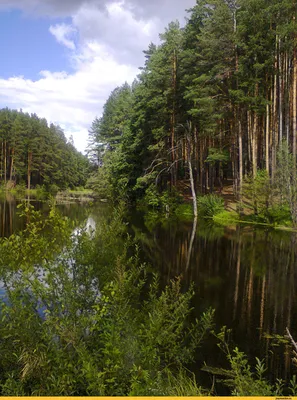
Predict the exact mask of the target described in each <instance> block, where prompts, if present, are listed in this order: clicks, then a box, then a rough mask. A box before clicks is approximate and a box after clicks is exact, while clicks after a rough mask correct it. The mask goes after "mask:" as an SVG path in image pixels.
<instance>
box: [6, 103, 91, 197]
mask: <svg viewBox="0 0 297 400" xmlns="http://www.w3.org/2000/svg"><path fill="white" fill-rule="evenodd" d="M88 168H89V161H88V159H87V157H85V156H83V155H82V154H81V153H79V152H78V151H77V150H76V148H75V147H74V145H73V143H72V142H71V140H70V141H67V139H66V137H65V134H64V132H63V130H62V129H61V128H60V127H59V126H55V125H53V124H50V125H48V123H47V121H46V120H45V119H42V118H39V117H38V116H37V115H36V114H31V115H29V114H28V113H24V112H22V111H16V110H10V109H8V108H4V109H1V110H0V184H3V185H4V186H5V187H7V185H9V186H10V187H13V186H14V185H15V184H22V183H23V184H26V185H27V187H28V189H30V188H31V187H33V186H34V187H35V186H36V185H44V186H45V187H46V188H49V187H50V186H52V185H55V186H56V187H58V188H61V189H65V188H68V187H70V188H73V187H75V186H82V185H84V184H85V181H86V178H87V174H88Z"/></svg>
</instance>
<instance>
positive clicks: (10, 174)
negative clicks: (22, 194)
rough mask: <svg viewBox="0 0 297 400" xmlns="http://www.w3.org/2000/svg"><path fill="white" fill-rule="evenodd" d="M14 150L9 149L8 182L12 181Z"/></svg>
mask: <svg viewBox="0 0 297 400" xmlns="http://www.w3.org/2000/svg"><path fill="white" fill-rule="evenodd" d="M13 164H14V148H12V149H11V162H10V173H9V180H10V181H12V174H13V167H14V165H13Z"/></svg>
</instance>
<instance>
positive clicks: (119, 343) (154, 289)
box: [0, 206, 213, 396]
mask: <svg viewBox="0 0 297 400" xmlns="http://www.w3.org/2000/svg"><path fill="white" fill-rule="evenodd" d="M23 214H24V216H25V217H28V216H29V218H30V221H29V224H28V227H27V229H26V231H25V232H24V233H22V232H21V233H20V234H18V235H14V236H12V237H10V238H9V239H8V240H5V241H2V242H1V244H0V245H1V254H2V255H3V258H1V260H3V263H4V266H5V268H6V271H7V273H6V274H5V277H4V282H5V287H6V298H4V299H3V300H2V304H1V315H0V335H1V338H2V340H1V343H0V370H1V378H0V388H1V395H35V396H39V395H52V396H53V395H59V396H70V395H72V396H82V395H84V396H87V395H96V396H98V395H135V396H137V395H151V396H152V395H194V394H196V395H198V394H201V392H202V390H201V388H200V387H199V386H198V385H197V383H196V380H195V378H194V376H193V375H192V374H191V373H189V372H188V371H187V370H186V369H185V367H186V365H188V364H189V363H191V362H192V361H193V359H194V355H195V351H196V349H197V348H198V347H199V346H201V344H202V340H203V338H204V337H205V335H206V334H207V333H208V331H209V330H210V329H211V328H212V325H213V311H212V310H209V311H207V312H205V313H204V314H202V316H201V318H200V319H199V320H195V321H194V322H192V323H190V320H191V318H190V317H191V311H192V309H191V306H190V304H191V299H192V296H193V288H191V289H190V290H189V291H187V292H184V291H182V290H181V282H180V280H179V279H176V280H174V281H172V282H171V283H170V285H169V286H167V287H166V288H165V289H164V290H163V291H160V286H159V279H158V276H157V275H154V276H148V275H147V272H146V271H147V268H146V266H145V265H143V264H141V263H140V261H139V257H138V249H137V248H136V249H135V247H134V245H133V243H132V242H131V241H130V240H129V238H128V239H127V240H126V242H125V243H123V245H122V246H120V245H119V240H120V239H121V237H122V235H124V234H125V224H123V221H122V217H123V206H121V207H120V208H119V209H117V210H116V211H115V213H114V215H113V217H112V219H111V220H109V221H106V223H103V224H102V225H101V226H100V228H99V229H98V230H97V231H96V232H93V233H91V235H90V234H88V233H87V232H86V231H84V230H82V231H80V232H76V233H75V234H73V235H72V238H71V240H68V238H69V236H68V228H67V226H68V225H67V224H66V221H65V220H64V219H61V217H60V216H58V214H57V213H56V211H55V209H52V210H51V212H50V215H49V217H48V219H47V220H46V221H44V220H43V219H42V218H41V215H40V214H39V213H37V212H36V211H34V210H33V209H31V208H28V207H27V206H23ZM65 224H66V225H65ZM45 228H46V229H45ZM46 231H48V233H46ZM42 232H44V235H47V234H48V235H49V236H50V237H51V238H52V239H51V241H50V243H49V241H48V239H47V240H45V237H44V236H43V234H42ZM59 233H61V234H62V235H63V237H64V238H65V240H64V241H62V238H61V237H59ZM55 240H57V241H58V242H59V244H60V245H63V252H62V253H61V254H60V255H57V254H56V255H54V254H53V253H52V256H51V257H50V256H49V246H51V248H52V249H53V246H54V243H55ZM62 242H63V243H62ZM7 246H8V247H9V251H7V252H5V251H4V253H3V252H2V249H5V248H6V247H7ZM21 249H22V255H21V256H22V260H23V261H21V260H20V259H19V260H18V261H16V262H14V260H13V257H12V255H11V253H12V254H13V255H14V256H15V254H17V252H18V251H20V250H21ZM133 249H134V255H133V256H128V253H130V254H131V250H133ZM38 251H39V254H38V255H37V252H38ZM14 271H15V273H14Z"/></svg>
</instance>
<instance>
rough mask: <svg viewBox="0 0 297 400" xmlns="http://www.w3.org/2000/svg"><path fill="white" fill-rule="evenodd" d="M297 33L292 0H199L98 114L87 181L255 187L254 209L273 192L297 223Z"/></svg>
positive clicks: (233, 189) (136, 188)
mask: <svg viewBox="0 0 297 400" xmlns="http://www.w3.org/2000/svg"><path fill="white" fill-rule="evenodd" d="M296 28H297V27H296V3H295V1H292V0H284V1H280V0H272V1H268V0H259V1H258V0H257V1H255V0H210V1H204V0H199V1H197V3H196V5H195V6H194V7H193V8H192V9H190V10H188V11H187V18H186V24H185V26H184V27H180V25H179V23H178V22H172V23H170V24H169V26H168V27H167V28H166V29H165V32H164V33H162V34H160V41H161V43H160V45H155V44H153V43H151V44H150V46H149V48H148V49H147V50H145V51H144V54H145V64H144V66H143V67H142V68H140V70H141V71H140V73H139V75H138V77H137V79H136V80H135V81H134V83H133V84H132V85H131V86H130V85H128V84H127V83H125V84H123V85H122V86H120V87H117V88H115V89H114V90H113V91H112V93H111V94H110V97H109V98H108V100H107V101H106V103H105V106H104V112H103V115H102V116H101V117H100V118H96V119H95V120H94V121H93V124H92V127H91V130H90V146H89V154H90V156H91V158H92V160H93V162H94V163H95V164H96V165H99V166H100V168H99V172H98V174H97V175H95V176H93V177H92V178H91V181H90V184H91V185H93V187H94V188H95V189H96V190H97V191H99V192H100V190H105V189H106V188H109V193H110V197H111V198H114V197H118V196H123V195H124V196H126V197H128V198H129V199H130V200H135V199H137V198H141V197H143V196H145V195H146V194H149V195H151V193H152V192H154V193H155V194H156V195H157V196H158V195H160V193H162V192H163V191H164V190H169V191H171V192H172V191H174V190H177V191H179V192H182V193H185V191H186V192H187V191H188V192H190V193H191V194H192V196H193V195H194V194H195V193H198V194H209V193H214V192H216V193H219V194H220V193H224V190H227V191H228V190H229V192H230V193H232V195H234V198H235V199H236V200H237V201H238V202H239V204H240V202H241V201H242V200H245V197H246V196H245V193H246V192H247V193H251V192H252V193H254V196H253V198H252V199H251V203H252V205H253V208H254V211H255V214H259V213H260V211H261V210H260V211H259V209H258V205H257V204H256V203H257V201H258V199H257V197H259V196H260V197H261V196H262V195H263V193H266V198H265V199H264V200H263V199H262V202H263V203H265V208H266V209H268V208H270V209H275V208H278V209H279V208H286V207H288V209H289V210H290V218H291V219H292V220H293V223H295V224H296V221H297V213H296V204H297V201H296V199H297V197H296V196H297V191H296V182H297V180H296V173H295V170H296V140H297V138H296V130H297V125H296V124H297V119H296V112H297V104H296V102H297V97H296V85H297V47H296V46H297V42H296V35H297V34H296V32H297V29H296ZM190 181H191V185H190V184H189V182H190ZM246 184H250V186H249V188H248V189H247V190H246ZM103 188H105V189H103ZM251 188H252V190H251ZM288 188H290V189H289V190H288ZM258 189H259V190H258ZM105 193H106V190H105ZM259 193H260V195H259ZM258 195H259V196H258ZM262 197H263V196H262ZM260 208H261V207H260ZM239 209H240V206H239ZM271 214H273V211H272V212H271Z"/></svg>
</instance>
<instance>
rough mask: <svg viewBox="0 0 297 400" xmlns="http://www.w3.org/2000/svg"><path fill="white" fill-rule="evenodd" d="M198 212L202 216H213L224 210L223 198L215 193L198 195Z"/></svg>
mask: <svg viewBox="0 0 297 400" xmlns="http://www.w3.org/2000/svg"><path fill="white" fill-rule="evenodd" d="M197 203H198V214H199V215H201V216H202V217H209V218H211V217H213V216H214V215H217V214H219V213H221V212H222V211H224V209H225V208H224V200H223V198H222V197H220V196H217V195H215V194H208V195H206V196H202V197H198V199H197Z"/></svg>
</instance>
